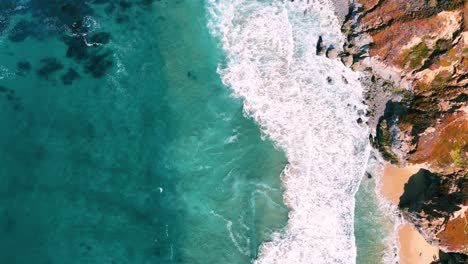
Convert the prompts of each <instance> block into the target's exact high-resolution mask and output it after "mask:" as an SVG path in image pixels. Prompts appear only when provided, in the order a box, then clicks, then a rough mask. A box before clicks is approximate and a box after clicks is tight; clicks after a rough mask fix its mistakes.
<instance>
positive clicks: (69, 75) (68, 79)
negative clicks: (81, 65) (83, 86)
mask: <svg viewBox="0 0 468 264" xmlns="http://www.w3.org/2000/svg"><path fill="white" fill-rule="evenodd" d="M79 78H80V74H79V73H78V72H77V71H75V70H74V69H72V68H69V69H68V71H67V72H66V73H65V74H63V75H62V76H61V77H60V79H62V82H63V84H65V85H71V84H72V83H73V81H74V80H77V79H79Z"/></svg>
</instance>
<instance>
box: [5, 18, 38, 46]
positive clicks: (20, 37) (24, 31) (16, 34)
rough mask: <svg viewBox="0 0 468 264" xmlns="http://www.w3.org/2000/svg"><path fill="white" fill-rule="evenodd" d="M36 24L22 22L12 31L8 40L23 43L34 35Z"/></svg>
mask: <svg viewBox="0 0 468 264" xmlns="http://www.w3.org/2000/svg"><path fill="white" fill-rule="evenodd" d="M33 32H34V24H33V23H31V22H29V21H27V20H20V21H19V22H18V23H16V25H15V26H14V27H13V29H12V30H11V32H10V34H9V35H8V39H9V40H10V41H12V42H22V41H24V40H25V39H26V38H28V37H29V36H31V35H33Z"/></svg>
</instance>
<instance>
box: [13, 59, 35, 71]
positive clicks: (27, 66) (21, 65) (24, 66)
mask: <svg viewBox="0 0 468 264" xmlns="http://www.w3.org/2000/svg"><path fill="white" fill-rule="evenodd" d="M16 66H17V67H18V70H20V71H30V70H31V63H29V62H27V61H19V62H18V63H17V64H16Z"/></svg>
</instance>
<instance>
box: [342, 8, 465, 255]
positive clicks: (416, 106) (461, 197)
mask: <svg viewBox="0 0 468 264" xmlns="http://www.w3.org/2000/svg"><path fill="white" fill-rule="evenodd" d="M358 3H359V4H356V5H355V6H354V8H353V9H352V12H351V13H350V15H349V16H348V20H347V21H345V22H344V24H343V32H345V33H346V34H347V35H348V43H346V44H345V46H344V50H345V52H347V53H349V54H351V55H353V58H354V61H358V62H360V61H361V60H363V62H364V63H365V64H366V66H367V68H368V69H371V72H372V74H376V75H380V76H381V77H383V78H387V79H388V80H389V81H390V82H392V83H393V84H394V85H402V84H408V83H409V84H410V85H409V86H410V87H411V89H410V90H411V91H410V93H406V92H405V93H404V95H403V96H402V97H403V98H404V99H403V100H402V101H399V102H398V101H396V102H390V103H388V104H387V109H386V110H385V114H384V116H382V117H381V118H380V120H379V123H378V125H377V129H376V137H375V138H374V139H373V142H374V145H375V146H376V147H377V148H378V149H379V150H380V151H381V152H382V154H383V156H384V157H385V158H386V159H388V160H390V161H392V162H393V163H403V164H404V163H414V164H424V165H425V167H427V168H428V169H430V171H426V172H424V173H426V174H425V176H424V177H423V176H422V174H421V175H419V177H422V178H424V179H425V180H426V181H429V183H428V185H427V186H426V187H427V188H430V190H427V191H425V190H419V191H420V196H419V197H420V198H421V197H422V198H423V200H418V201H412V200H411V199H410V198H408V197H410V196H411V195H410V196H406V198H408V199H409V200H408V199H407V203H406V205H405V203H403V205H402V206H403V207H402V208H406V210H410V211H411V213H404V214H406V218H407V219H409V220H410V221H411V222H413V223H414V224H415V226H416V227H417V228H418V229H419V230H420V232H421V233H423V234H426V238H427V239H428V241H429V242H434V243H438V244H440V246H441V249H443V250H445V251H449V252H459V253H465V254H467V253H468V252H467V248H468V240H467V234H468V219H467V217H468V215H467V212H468V211H466V210H465V211H463V214H461V215H457V216H456V217H454V216H453V214H454V210H455V209H456V208H461V207H463V205H465V206H468V187H466V186H465V185H468V183H467V182H468V31H467V28H468V1H466V0H358ZM368 39H370V40H368ZM367 56H368V57H370V58H371V59H366V57H367ZM387 72H391V74H390V73H389V74H387ZM395 75H396V76H397V77H396V78H395V77H394V76H395ZM401 80H404V82H402V81H401ZM401 87H408V85H405V86H400V87H398V86H397V87H395V88H394V89H395V91H401V90H402V89H401ZM408 94H409V95H408ZM431 172H433V173H434V174H430V173H431ZM424 173H423V174H424ZM428 173H429V174H428ZM429 175H431V176H429ZM434 177H435V178H434ZM437 177H439V178H440V179H438V178H437ZM460 184H461V185H463V186H460ZM408 188H409V189H408V191H409V192H411V190H410V189H411V188H410V187H408ZM428 193H430V194H431V195H427V194H428Z"/></svg>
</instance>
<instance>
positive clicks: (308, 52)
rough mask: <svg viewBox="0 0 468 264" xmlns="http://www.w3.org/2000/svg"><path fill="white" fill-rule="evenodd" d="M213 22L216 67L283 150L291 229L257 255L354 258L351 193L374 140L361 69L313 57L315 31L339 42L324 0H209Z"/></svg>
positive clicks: (271, 259) (274, 259) (265, 259)
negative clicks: (218, 53) (219, 60)
mask: <svg viewBox="0 0 468 264" xmlns="http://www.w3.org/2000/svg"><path fill="white" fill-rule="evenodd" d="M208 11H209V25H208V26H209V28H210V30H211V33H212V34H213V35H214V36H215V37H217V39H219V41H220V45H221V47H222V49H223V50H224V52H225V55H226V62H225V64H223V65H220V66H219V69H218V72H219V74H220V76H221V78H222V81H223V83H224V84H226V85H227V86H229V87H230V88H231V89H232V90H233V92H234V95H235V96H236V97H239V98H242V99H243V102H244V111H245V113H246V114H247V115H248V116H250V117H253V118H254V119H255V121H256V122H257V123H258V124H259V125H260V127H261V128H262V131H263V133H264V135H266V136H268V137H270V138H271V139H272V140H273V141H274V142H275V143H276V144H277V146H278V147H280V148H282V149H284V150H285V152H286V155H287V158H288V161H289V164H288V165H287V167H286V168H285V169H284V171H283V175H282V179H283V182H284V184H285V187H286V191H285V194H284V200H285V202H286V204H287V205H288V207H289V208H290V209H291V212H290V214H289V221H288V226H287V228H286V230H284V232H282V233H275V234H274V235H273V237H272V241H270V242H267V243H264V244H263V245H262V247H261V249H260V255H259V258H258V260H257V261H256V262H257V263H354V262H355V259H356V246H355V241H354V240H355V239H354V194H355V192H356V191H357V187H358V185H359V182H360V179H361V176H362V174H363V172H364V169H365V166H366V161H367V159H368V155H369V151H370V147H369V144H368V140H367V136H368V130H367V128H365V127H362V126H360V125H359V124H358V123H357V122H356V120H357V119H358V118H359V117H361V118H362V119H364V121H365V117H362V116H360V115H359V114H360V113H361V114H362V113H363V112H364V111H365V106H364V105H363V104H362V90H363V89H362V87H361V84H360V82H359V80H358V78H359V74H358V73H355V72H353V71H351V70H350V69H348V68H346V67H345V66H343V65H342V64H341V63H340V62H339V61H338V60H330V59H327V58H325V57H323V56H317V55H316V53H315V45H316V43H317V39H318V37H319V36H323V38H324V40H325V41H326V42H328V43H326V44H328V45H330V44H334V45H336V46H341V44H342V42H343V36H342V34H341V32H340V26H339V23H338V20H337V18H336V17H335V15H334V13H333V6H332V4H331V3H330V2H327V1H313V0H311V1H307V2H306V1H295V2H290V1H260V0H258V1H252V0H210V2H209V4H208Z"/></svg>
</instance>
